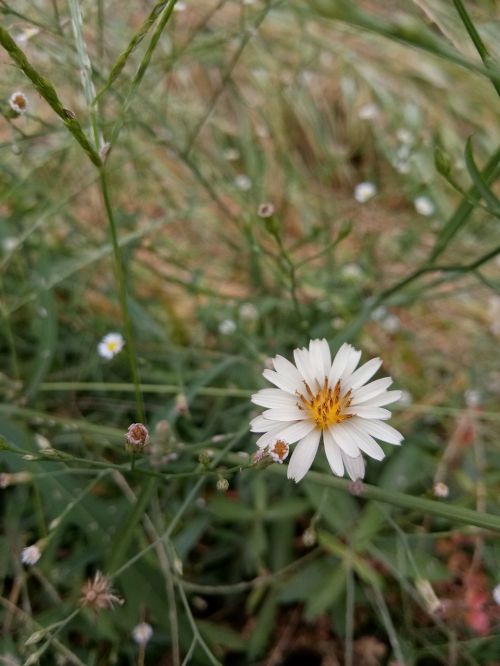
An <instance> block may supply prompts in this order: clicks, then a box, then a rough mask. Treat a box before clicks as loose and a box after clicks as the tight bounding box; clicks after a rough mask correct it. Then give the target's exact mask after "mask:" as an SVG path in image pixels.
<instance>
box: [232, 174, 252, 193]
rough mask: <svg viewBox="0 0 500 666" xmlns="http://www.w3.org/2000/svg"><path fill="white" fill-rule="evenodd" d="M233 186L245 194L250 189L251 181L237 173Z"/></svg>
mask: <svg viewBox="0 0 500 666" xmlns="http://www.w3.org/2000/svg"><path fill="white" fill-rule="evenodd" d="M234 184H235V185H236V187H237V188H238V189H239V190H243V191H244V192H247V191H248V190H249V189H251V187H252V181H251V180H250V178H249V177H248V176H246V175H245V174H244V173H239V174H238V175H237V176H236V178H235V179H234Z"/></svg>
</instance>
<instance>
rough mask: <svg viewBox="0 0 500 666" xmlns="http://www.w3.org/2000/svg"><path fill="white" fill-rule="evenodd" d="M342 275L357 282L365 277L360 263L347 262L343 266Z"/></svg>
mask: <svg viewBox="0 0 500 666" xmlns="http://www.w3.org/2000/svg"><path fill="white" fill-rule="evenodd" d="M342 277H344V278H346V279H347V280H352V281H353V282H357V281H358V280H361V278H362V277H363V269H362V268H361V266H360V265H359V264H346V265H345V266H344V267H343V268H342Z"/></svg>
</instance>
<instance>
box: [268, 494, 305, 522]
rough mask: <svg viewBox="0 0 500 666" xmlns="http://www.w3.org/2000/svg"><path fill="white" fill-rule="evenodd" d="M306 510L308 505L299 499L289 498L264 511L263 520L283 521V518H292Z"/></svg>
mask: <svg viewBox="0 0 500 666" xmlns="http://www.w3.org/2000/svg"><path fill="white" fill-rule="evenodd" d="M307 509H308V503H307V502H305V501H304V500H301V499H299V498H290V499H285V500H282V501H281V502H277V503H276V504H271V505H270V506H269V507H267V509H266V510H265V514H264V516H263V517H264V519H265V520H283V519H284V518H293V517H295V516H300V515H302V514H303V513H305V512H306V511H307Z"/></svg>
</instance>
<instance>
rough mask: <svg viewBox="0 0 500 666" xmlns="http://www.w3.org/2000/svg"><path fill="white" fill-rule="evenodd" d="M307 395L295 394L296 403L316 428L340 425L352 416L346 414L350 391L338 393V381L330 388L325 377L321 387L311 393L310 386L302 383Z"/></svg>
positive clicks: (350, 395)
mask: <svg viewBox="0 0 500 666" xmlns="http://www.w3.org/2000/svg"><path fill="white" fill-rule="evenodd" d="M304 384H305V387H306V393H307V395H303V394H302V393H299V392H297V395H298V396H299V398H300V403H297V407H298V408H299V409H307V410H308V411H309V415H310V417H311V419H312V420H313V421H314V423H315V424H316V426H317V427H318V428H321V430H323V429H324V428H328V427H329V426H331V425H333V424H334V423H342V421H346V420H347V419H350V418H351V416H352V414H346V410H347V409H348V408H349V406H350V404H351V400H352V392H351V390H349V391H347V392H346V393H344V394H343V395H341V393H340V381H338V382H337V383H336V384H335V386H334V387H333V388H332V387H331V386H329V385H328V378H327V377H325V381H324V382H323V386H322V387H321V388H320V389H319V390H318V391H317V392H316V393H313V392H312V390H311V388H310V386H309V385H308V384H307V383H306V382H304Z"/></svg>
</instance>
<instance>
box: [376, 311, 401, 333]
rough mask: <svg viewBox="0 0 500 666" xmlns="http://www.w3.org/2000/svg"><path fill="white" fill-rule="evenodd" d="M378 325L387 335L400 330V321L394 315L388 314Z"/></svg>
mask: <svg viewBox="0 0 500 666" xmlns="http://www.w3.org/2000/svg"><path fill="white" fill-rule="evenodd" d="M380 323H381V325H382V328H383V329H384V331H387V333H397V332H398V331H399V329H400V328H401V320H400V319H399V317H398V316H397V315H395V314H388V315H387V317H385V318H384V319H382V321H381V322H380Z"/></svg>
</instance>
